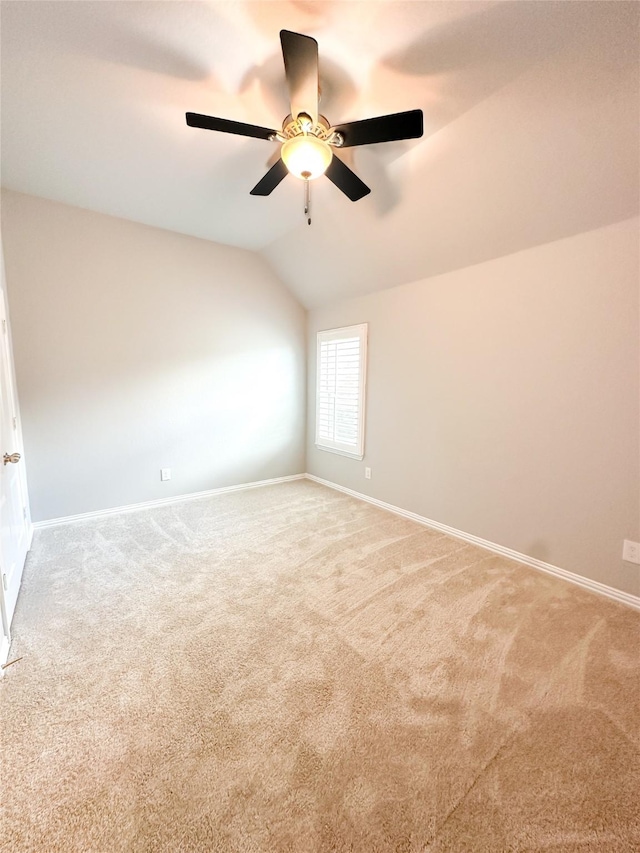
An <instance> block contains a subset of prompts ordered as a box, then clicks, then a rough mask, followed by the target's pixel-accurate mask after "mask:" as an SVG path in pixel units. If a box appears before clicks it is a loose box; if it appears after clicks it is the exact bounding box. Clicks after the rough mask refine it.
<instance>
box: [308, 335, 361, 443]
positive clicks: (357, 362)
mask: <svg viewBox="0 0 640 853" xmlns="http://www.w3.org/2000/svg"><path fill="white" fill-rule="evenodd" d="M366 359H367V324H366V323H363V324H362V325H359V326H348V327H347V328H344V329H331V330H330V331H327V332H318V366H317V386H316V446H317V447H319V448H322V449H323V450H333V451H335V452H336V453H343V454H345V455H346V456H354V457H356V458H357V459H362V457H363V454H364V388H365V372H366Z"/></svg>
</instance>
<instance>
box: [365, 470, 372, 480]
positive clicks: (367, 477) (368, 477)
mask: <svg viewBox="0 0 640 853" xmlns="http://www.w3.org/2000/svg"><path fill="white" fill-rule="evenodd" d="M364 478H365V480H370V479H371V468H365V469H364Z"/></svg>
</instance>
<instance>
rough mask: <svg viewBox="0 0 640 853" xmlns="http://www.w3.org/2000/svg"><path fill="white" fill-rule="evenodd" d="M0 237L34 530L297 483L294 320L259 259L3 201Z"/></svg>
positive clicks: (300, 352)
mask: <svg viewBox="0 0 640 853" xmlns="http://www.w3.org/2000/svg"><path fill="white" fill-rule="evenodd" d="M2 233H3V239H4V246H5V260H6V269H7V284H8V290H9V304H10V311H11V322H12V328H13V338H14V350H15V362H16V373H17V381H18V390H19V394H20V404H21V410H22V420H23V430H24V441H25V456H26V462H27V473H28V478H29V487H30V497H31V508H32V514H33V518H34V520H36V521H37V520H42V519H48V518H54V517H59V516H65V515H70V514H75V513H81V512H87V511H91V510H96V509H102V508H105V507H111V506H120V505H123V504H130V503H135V502H138V501H145V500H153V499H156V498H163V497H171V496H173V495H180V494H185V493H190V492H196V491H200V490H204V489H210V488H216V487H220V486H227V485H232V484H237V483H243V482H249V481H254V480H261V479H267V478H271V477H279V476H283V475H287V474H295V473H300V472H302V471H304V400H305V390H304V385H305V376H304V362H305V321H304V311H303V309H302V308H301V307H300V306H299V305H298V303H297V302H296V301H295V300H294V298H293V297H292V296H291V295H290V294H289V292H288V291H287V290H286V289H285V288H284V287H283V285H282V284H281V283H280V282H279V281H278V280H277V279H276V277H275V276H274V275H273V274H272V273H271V272H270V271H269V269H268V267H267V266H266V264H265V262H264V261H263V260H262V259H261V258H259V257H258V256H256V255H254V254H252V253H250V252H247V251H244V250H240V249H234V248H230V247H227V246H220V245H217V244H214V243H211V242H208V241H205V240H198V239H195V238H193V237H186V236H182V235H179V234H175V233H171V232H168V231H161V230H158V229H154V228H149V227H147V226H144V225H139V224H136V223H133V222H129V221H125V220H122V219H115V218H112V217H108V216H102V215H100V214H96V213H90V212H88V211H84V210H80V209H78V208H74V207H68V206H66V205H62V204H58V203H54V202H50V201H45V200H43V199H39V198H35V197H32V196H26V195H21V194H18V193H14V192H9V191H4V192H3V194H2ZM161 467H170V468H172V471H173V479H172V480H171V481H170V482H164V483H162V482H160V468H161Z"/></svg>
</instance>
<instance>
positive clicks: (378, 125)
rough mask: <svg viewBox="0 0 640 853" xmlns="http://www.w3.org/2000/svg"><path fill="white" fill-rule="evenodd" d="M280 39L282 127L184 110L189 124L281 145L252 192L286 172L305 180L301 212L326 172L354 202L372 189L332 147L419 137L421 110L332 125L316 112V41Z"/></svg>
mask: <svg viewBox="0 0 640 853" xmlns="http://www.w3.org/2000/svg"><path fill="white" fill-rule="evenodd" d="M280 43H281V44H282V56H283V58H284V70H285V75H286V78H287V85H288V87H289V97H290V101H291V114H290V115H288V116H287V117H286V118H285V120H284V121H283V123H282V130H271V129H270V128H267V127H259V126H258V125H255V124H245V123H244V122H240V121H230V120H229V119H224V118H216V117H214V116H205V115H200V114H199V113H187V114H186V117H187V124H188V125H189V127H200V128H203V129H204V130H218V131H221V132H223V133H236V134H238V135H240V136H252V137H255V138H256V139H266V140H269V141H271V142H276V141H277V142H280V143H281V148H280V157H279V159H278V160H277V162H276V163H275V164H274V165H273V166H272V167H271V168H270V169H269V171H268V172H267V174H266V175H265V176H264V177H263V178H262V180H260V181H258V183H257V184H256V185H255V187H254V188H253V189H252V190H251V195H261V196H267V195H270V194H271V193H272V192H273V190H274V189H275V188H276V187H277V186H278V184H279V183H280V182H281V181H282V180H283V179H284V178H285V177H286V176H287V174H289V173H290V174H292V175H294V176H295V177H297V178H300V179H301V180H303V181H304V184H305V214H308V212H309V201H310V194H309V182H310V181H312V180H314V179H315V178H319V177H320V176H321V175H326V176H327V177H328V178H329V180H330V181H331V182H332V183H333V184H335V186H337V187H338V189H339V190H342V192H343V193H344V194H345V195H346V196H347V197H348V198H350V199H351V201H358V199H361V198H362V197H363V196H365V195H368V193H370V192H371V190H370V189H369V187H368V186H367V185H366V184H365V183H363V182H362V181H361V180H360V178H359V177H358V176H357V175H356V174H355V172H353V171H352V170H351V169H350V168H349V167H348V166H347V165H346V164H345V163H344V162H343V161H342V160H341V159H340V158H339V157H337V156H336V154H335V149H337V148H350V147H353V146H355V145H371V144H372V143H376V142H392V141H395V140H398V139H417V138H418V137H420V136H422V133H423V123H422V110H409V111H408V112H402V113H393V114H392V115H385V116H378V117H376V118H369V119H364V120H363V121H351V122H347V123H346V124H338V125H335V126H332V125H331V124H330V123H329V122H328V120H327V119H326V118H325V117H324V116H323V115H320V113H319V112H318V99H319V95H318V92H319V88H318V42H317V41H316V40H315V39H314V38H311V37H310V36H305V35H301V34H300V33H293V32H290V31H289V30H281V31H280ZM309 224H311V220H310V219H309Z"/></svg>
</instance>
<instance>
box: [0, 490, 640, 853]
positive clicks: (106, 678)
mask: <svg viewBox="0 0 640 853" xmlns="http://www.w3.org/2000/svg"><path fill="white" fill-rule="evenodd" d="M14 626H15V641H14V644H13V648H12V657H15V656H18V655H23V656H24V657H23V660H21V661H20V662H19V663H16V664H15V665H13V666H11V667H9V668H8V669H7V670H6V674H5V678H4V679H3V681H2V682H0V695H1V712H0V713H1V720H0V722H1V732H2V778H1V788H0V803H1V806H2V809H3V815H2V822H1V825H0V849H1V850H2V851H12V853H18V851H27V850H28V851H45V853H49V851H51V853H54V851H56V853H57V851H64V853H74V852H75V851H82V853H85V852H86V851H99V853H120V851H127V853H129V851H135V853H138V851H139V852H140V853H143V851H144V853H147V851H149V853H150V851H229V853H231V851H234V853H254V851H255V853H267V851H269V853H270V852H271V851H275V853H279V851H292V853H293V851H295V853H306V852H307V851H309V852H310V853H311V851H323V853H324V851H327V853H331V851H340V853H346V851H351V853H382V851H385V853H386V851H396V852H397V853H399V851H402V853H417V851H420V853H427V851H428V853H444V851H481V853H483V851H491V853H501V851H553V853H587V851H603V853H605V851H606V853H617V851H629V853H631V851H638V850H640V815H639V808H640V807H639V800H638V794H639V791H640V661H639V653H640V614H638V613H636V612H634V611H632V610H629V609H626V608H624V607H623V606H620V605H616V604H614V603H610V602H608V601H607V600H605V599H602V598H599V597H597V596H595V595H592V594H590V593H587V592H583V591H582V590H580V589H578V588H576V587H573V586H571V585H569V584H565V583H563V582H561V581H558V580H555V579H554V578H552V577H549V576H546V575H544V574H541V573H537V572H535V571H533V570H530V569H528V568H525V567H523V566H520V565H518V564H516V563H513V562H510V561H508V560H505V559H502V558H500V557H496V556H493V555H491V554H489V553H488V552H486V551H482V550H480V549H478V548H475V547H470V546H468V545H465V544H464V543H462V542H459V541H457V540H455V539H451V538H448V537H446V536H444V535H441V534H439V533H435V532H433V531H430V530H428V529H426V528H423V527H420V526H419V525H417V524H414V523H412V522H409V521H406V520H404V519H401V518H398V517H396V516H393V515H390V514H388V513H386V512H384V511H382V510H378V509H375V508H374V507H371V506H369V505H367V504H364V503H361V502H358V501H356V500H353V499H351V498H349V497H347V496H345V495H341V494H339V493H337V492H334V491H330V490H328V489H325V488H323V487H321V486H318V485H316V484H313V483H309V482H305V481H299V482H293V483H288V484H282V485H278V486H272V487H268V488H262V489H256V490H253V491H247V492H238V493H234V494H228V495H223V496H220V497H216V498H211V499H207V500H200V501H195V502H190V503H183V504H177V505H175V506H171V507H164V508H161V509H154V510H149V511H141V512H134V513H129V514H126V515H120V516H114V517H111V518H105V519H103V520H92V521H86V522H82V523H76V524H74V525H68V526H64V527H56V528H51V529H48V530H43V531H40V532H39V533H38V535H37V537H36V540H35V543H34V546H33V550H32V552H31V555H30V557H29V560H28V564H27V568H26V572H25V579H24V586H23V590H22V593H21V596H20V601H19V604H18V610H17V613H16V617H15V622H14Z"/></svg>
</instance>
